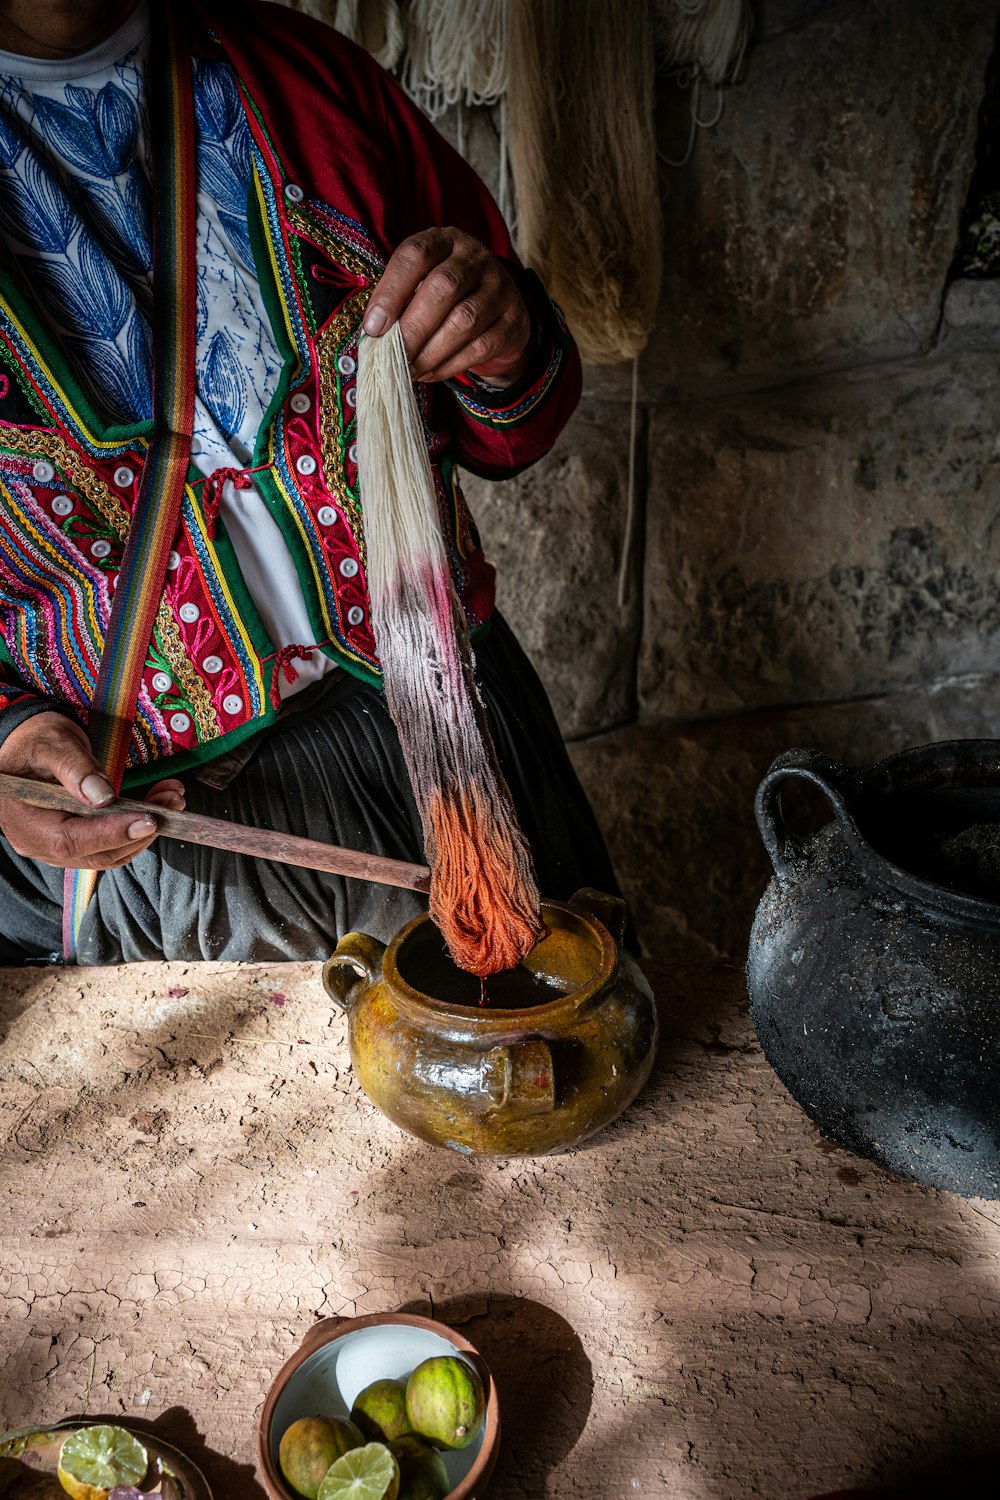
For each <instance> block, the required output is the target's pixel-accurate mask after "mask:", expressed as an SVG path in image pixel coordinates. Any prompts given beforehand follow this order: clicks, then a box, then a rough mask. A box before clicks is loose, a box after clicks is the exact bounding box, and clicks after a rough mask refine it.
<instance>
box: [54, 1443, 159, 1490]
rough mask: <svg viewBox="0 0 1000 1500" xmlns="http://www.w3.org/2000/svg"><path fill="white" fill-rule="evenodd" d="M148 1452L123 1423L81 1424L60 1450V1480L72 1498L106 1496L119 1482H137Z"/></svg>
mask: <svg viewBox="0 0 1000 1500" xmlns="http://www.w3.org/2000/svg"><path fill="white" fill-rule="evenodd" d="M148 1467H149V1455H148V1454H147V1452H146V1450H145V1448H144V1447H143V1446H142V1444H141V1443H140V1442H139V1439H138V1438H136V1437H133V1436H132V1434H131V1433H130V1432H126V1431H125V1429H124V1427H81V1428H80V1430H79V1431H78V1432H71V1433H70V1435H69V1437H68V1438H67V1439H66V1441H65V1442H64V1443H63V1445H62V1448H61V1450H60V1452H59V1469H58V1473H59V1483H60V1484H61V1485H62V1487H63V1489H64V1490H65V1491H66V1493H67V1494H68V1495H72V1496H73V1500H106V1497H107V1495H108V1494H109V1493H110V1492H111V1490H113V1489H114V1488H115V1486H116V1485H119V1484H126V1485H128V1484H131V1485H137V1484H138V1483H139V1481H140V1480H141V1479H142V1478H143V1476H144V1475H145V1473H146V1470H147V1468H148Z"/></svg>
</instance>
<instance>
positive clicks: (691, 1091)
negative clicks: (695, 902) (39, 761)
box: [0, 964, 1000, 1500]
mask: <svg viewBox="0 0 1000 1500" xmlns="http://www.w3.org/2000/svg"><path fill="white" fill-rule="evenodd" d="M650 967H651V973H652V977H653V980H654V985H655V987H656V989H657V991H658V993H659V996H660V999H661V1001H662V1005H663V1011H664V1019H665V1026H666V1038H665V1041H664V1045H663V1048H662V1052H661V1056H660V1059H659V1063H658V1066H657V1069H656V1072H655V1074H654V1076H653V1079H652V1081H651V1083H650V1084H649V1086H648V1087H647V1089H646V1091H645V1093H644V1094H643V1096H642V1097H641V1099H640V1100H639V1101H638V1102H637V1103H636V1104H635V1105H634V1106H633V1107H632V1109H631V1110H629V1111H628V1113H627V1114H626V1115H625V1117H624V1118H623V1119H622V1120H620V1121H619V1122H618V1123H617V1124H616V1125H615V1126H613V1127H611V1128H610V1129H608V1130H606V1131H605V1132H604V1133H603V1134H602V1135H600V1136H598V1137H597V1138H596V1139H595V1140H594V1142H593V1143H592V1144H590V1145H589V1146H587V1147H585V1148H581V1149H579V1150H577V1151H576V1152H574V1153H571V1154H567V1155H563V1156H559V1157H551V1158H546V1159H538V1160H528V1161H489V1160H481V1161H472V1160H467V1159H463V1158H461V1157H458V1156H452V1155H450V1154H448V1153H446V1152H442V1151H437V1150H434V1149H432V1148H430V1147H427V1146H424V1145H421V1144H420V1143H419V1142H417V1141H414V1140H411V1139H409V1138H407V1137H405V1136H403V1135H402V1134H400V1133H399V1132H398V1131H397V1130H396V1129H395V1127H393V1126H392V1125H390V1124H389V1123H388V1121H386V1120H384V1119H382V1117H381V1116H379V1115H378V1114H376V1112H375V1111H374V1110H373V1109H372V1107H371V1106H370V1105H369V1104H368V1103H367V1101H366V1100H365V1098H364V1097H363V1096H362V1095H361V1093H360V1092H359V1090H358V1088H357V1085H356V1084H355V1082H354V1079H353V1076H352V1073H351V1068H350V1062H349V1058H348V1054H347V1047H346V1040H345V1034H344V1023H343V1020H342V1018H341V1017H340V1015H339V1014H336V1013H334V1012H333V1011H332V1009H331V1007H330V1006H329V1004H328V1003H327V1001H326V999H325V997H324V994H323V991H322V989H321V986H320V982H319V975H318V972H317V970H316V968H314V967H312V966H309V965H284V966H277V967H273V968H248V967H240V966H237V965H204V966H200V967H185V966H181V965H168V964H164V965H145V966H141V967H137V968H133V969H129V970H127V971H126V970H107V971H99V970H66V971H59V970H39V969H33V970H23V971H16V972H14V971H0V1022H2V1027H0V1031H2V1033H3V1041H2V1043H0V1124H2V1131H0V1136H2V1140H3V1158H2V1172H0V1195H2V1196H0V1243H2V1254H0V1293H2V1296H3V1299H4V1300H3V1306H2V1331H0V1425H3V1426H6V1427H15V1426H20V1425H23V1424H25V1423H27V1422H31V1421H37V1422H45V1421H56V1420H58V1419H61V1418H62V1417H64V1416H68V1415H70V1414H74V1413H88V1414H91V1415H99V1414H103V1415H110V1416H113V1417H114V1416H120V1417H122V1418H126V1419H128V1421H129V1422H133V1423H141V1422H143V1421H145V1422H149V1423H153V1424H155V1426H156V1428H157V1429H158V1430H159V1431H160V1432H161V1433H162V1434H163V1435H164V1436H166V1437H168V1438H170V1439H172V1440H173V1441H174V1442H175V1443H178V1444H179V1445H180V1446H182V1447H184V1448H185V1449H186V1450H187V1451H188V1452H189V1453H190V1454H191V1456H192V1457H194V1458H195V1459H196V1460H197V1461H199V1462H200V1463H201V1464H202V1466H203V1468H204V1469H205V1471H206V1473H207V1474H208V1475H209V1478H210V1480H211V1482H212V1485H213V1488H214V1491H215V1495H216V1500H229V1497H234V1500H235V1497H241V1500H242V1497H256V1500H260V1497H261V1496H262V1495H263V1491H262V1489H261V1488H260V1487H259V1486H258V1483H257V1480H256V1479H255V1477H254V1469H253V1430H254V1422H255V1417H256V1414H257V1412H258V1411H259V1408H260V1406H261V1403H262V1401H263V1398H264V1394H265V1392H266V1390H267V1388H268V1385H269V1383H270V1381H271V1379H272V1377H273V1376H274V1374H275V1372H276V1371H277V1369H278V1367H279V1366H280V1365H281V1364H282V1362H283V1361H284V1360H285V1359H286V1358H287V1356H288V1355H289V1354H290V1353H291V1352H292V1350H293V1349H294V1348H295V1347H296V1346H297V1344H298V1341H299V1340H300V1339H301V1337H302V1335H303V1333H304V1332H305V1330H306V1329H307V1328H308V1327H309V1326H310V1324H311V1323H312V1322H313V1321H314V1320H315V1319H317V1318H319V1317H326V1316H331V1315H344V1316H352V1315H355V1314H360V1313H364V1312H373V1311H383V1310H388V1309H398V1308H406V1309H410V1310H417V1311H424V1312H431V1313H433V1315H434V1316H436V1317H440V1318H444V1319H445V1320H446V1321H448V1322H450V1323H453V1324H456V1325H458V1326H461V1327H462V1329H463V1331H464V1332H466V1334H467V1336H468V1337H470V1338H471V1339H472V1340H473V1342H474V1343H476V1344H477V1345H478V1346H479V1347H480V1349H481V1350H482V1352H483V1354H484V1355H485V1357H486V1359H487V1360H488V1362H489V1363H490V1365H491V1367H492V1369H493V1371H494V1374H495V1377H496V1380H497V1384H498V1389H499V1395H500V1403H501V1410H502V1416H503V1424H504V1444H503V1450H502V1454H501V1458H500V1464H499V1467H498V1470H497V1475H496V1479H495V1482H494V1485H493V1487H492V1489H491V1492H490V1493H491V1496H492V1495H495V1496H496V1497H497V1500H500V1497H507V1500H515V1497H529V1496H530V1497H535V1496H555V1497H567V1500H568V1497H574V1500H583V1497H586V1500H591V1497H592V1500H598V1497H602V1500H604V1497H607V1500H619V1497H626V1496H627V1497H629V1500H631V1497H633V1496H636V1495H639V1496H656V1495H669V1496H671V1497H672V1500H739V1497H743V1496H749V1495H759V1496H765V1497H767V1500H786V1497H787V1500H805V1497H807V1496H810V1495H812V1494H814V1493H819V1492H821V1491H824V1490H834V1489H837V1488H841V1487H847V1486H850V1485H857V1484H861V1483H863V1482H865V1481H871V1480H872V1479H894V1480H896V1481H902V1482H903V1484H904V1488H906V1492H907V1493H911V1492H916V1490H917V1489H919V1485H918V1484H917V1482H916V1478H915V1476H917V1475H919V1474H921V1473H925V1472H926V1471H927V1470H928V1467H930V1468H932V1469H933V1468H934V1467H935V1465H937V1464H939V1463H941V1462H945V1463H947V1462H948V1459H949V1455H953V1454H960V1455H963V1457H964V1458H965V1459H968V1458H969V1457H970V1456H972V1457H975V1456H976V1455H977V1454H982V1453H984V1452H985V1451H986V1450H988V1449H989V1448H990V1447H991V1446H992V1447H993V1448H994V1449H996V1448H997V1446H998V1422H997V1419H998V1405H1000V1399H998V1393H1000V1344H998V1340H997V1337H996V1331H997V1319H998V1316H1000V1260H998V1251H1000V1205H997V1204H987V1203H981V1202H963V1201H962V1200H960V1199H957V1198H953V1197H950V1196H948V1195H944V1194H938V1193H934V1192H929V1191H926V1190H924V1189H921V1188H918V1187H915V1186H913V1185H910V1184H906V1183H901V1182H899V1181H897V1180H895V1179H893V1178H891V1177H889V1176H888V1175H887V1174H886V1173H884V1172H881V1171H879V1170H877V1169H876V1168H874V1167H872V1166H870V1165H869V1164H868V1163H866V1162H864V1161H861V1160H859V1159H858V1158H856V1157H853V1156H851V1155H849V1154H848V1153H847V1152H845V1151H842V1150H840V1149H838V1148H836V1147H833V1146H831V1145H830V1144H829V1143H827V1142H824V1141H823V1140H821V1139H820V1137H819V1135H818V1134H817V1132H816V1131H815V1129H814V1128H813V1127H812V1126H811V1125H810V1124H809V1122H808V1121H807V1120H806V1119H805V1117H804V1116H803V1114H802V1113H801V1111H800V1110H799V1109H798V1107H797V1106H796V1105H795V1104H794V1103H793V1101H792V1100H791V1099H790V1098H789V1097H788V1095H787V1094H786V1093H785V1092H784V1090H783V1089H782V1087H781V1086H780V1084H778V1082H777V1081H776V1079H775V1078H774V1076H773V1074H772V1073H771V1071H770V1069H769V1067H768V1066H767V1064H766V1063H765V1061H764V1059H763V1057H762V1056H761V1054H760V1051H759V1049H758V1048H757V1046H756V1043H755V1041H754V1039H753V1034H752V1030H751V1028H750V1025H749V1021H748V1018H747V1015H746V1011H745V1002H744V998H743V988H742V980H741V976H740V974H739V973H738V972H737V971H736V970H733V969H728V968H723V967H709V966H703V967H700V968H697V967H687V968H684V969H667V968H660V969H656V968H654V967H653V966H650ZM994 1472H995V1471H994ZM911 1484H912V1489H911ZM965 1492H966V1491H965V1490H964V1489H962V1488H961V1487H957V1488H956V1487H955V1485H954V1483H953V1482H949V1483H947V1484H946V1485H944V1487H942V1488H941V1489H940V1490H936V1491H935V1493H939V1494H940V1495H945V1494H947V1495H953V1494H954V1495H957V1494H959V1493H965ZM970 1493H971V1492H970ZM982 1493H983V1494H986V1493H987V1490H986V1489H983V1491H982Z"/></svg>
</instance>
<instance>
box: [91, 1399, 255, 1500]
mask: <svg viewBox="0 0 1000 1500" xmlns="http://www.w3.org/2000/svg"><path fill="white" fill-rule="evenodd" d="M73 1420H77V1419H76V1418H74V1419H73ZM78 1420H79V1421H80V1422H87V1423H88V1424H91V1425H92V1424H95V1423H100V1422H107V1423H109V1424H110V1425H111V1426H121V1425H122V1424H123V1423H124V1425H125V1426H127V1427H128V1429H129V1431H130V1432H135V1433H137V1434H138V1435H139V1436H140V1437H141V1436H142V1434H143V1433H147V1434H148V1435H149V1436H150V1437H151V1438H162V1439H163V1440H164V1442H167V1443H171V1444H172V1445H173V1446H174V1447H175V1448H177V1449H178V1450H179V1452H180V1453H182V1454H183V1455H184V1457H185V1458H189V1459H190V1460H191V1462H192V1463H193V1464H195V1465H196V1466H197V1467H198V1468H199V1469H200V1470H201V1472H202V1474H204V1476H205V1478H206V1480H207V1481H208V1485H209V1488H210V1489H211V1491H212V1495H213V1497H214V1500H236V1497H237V1496H238V1497H239V1500H267V1495H266V1493H265V1491H264V1490H263V1488H262V1487H261V1486H260V1485H259V1484H258V1482H257V1479H256V1477H255V1471H254V1466H253V1464H252V1463H248V1464H240V1463H237V1462H236V1461H235V1460H234V1459H232V1458H224V1457H223V1455H222V1454H221V1453H216V1452H215V1450H214V1449H213V1448H209V1447H208V1445H207V1444H206V1442H205V1439H204V1438H203V1437H202V1435H201V1433H200V1432H199V1430H198V1424H197V1422H196V1421H195V1419H194V1417H193V1416H192V1415H191V1413H190V1412H189V1411H188V1409H187V1407H185V1406H170V1407H168V1408H167V1410H166V1411H163V1412H161V1413H160V1415H159V1416H158V1417H155V1418H153V1420H151V1421H143V1420H142V1419H141V1418H136V1417H133V1416H132V1415H131V1414H129V1415H128V1416H127V1417H124V1418H123V1417H122V1414H121V1412H109V1413H95V1412H88V1413H87V1414H86V1416H83V1417H80V1418H79V1419H78ZM248 1446H249V1442H248Z"/></svg>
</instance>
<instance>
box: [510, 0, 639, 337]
mask: <svg viewBox="0 0 1000 1500" xmlns="http://www.w3.org/2000/svg"><path fill="white" fill-rule="evenodd" d="M510 6H511V37H510V59H511V61H510V83H509V86H508V115H507V131H508V139H509V145H510V161H511V172H512V176H513V179H514V189H515V194H516V200H517V239H518V248H519V249H520V251H521V254H522V257H523V259H524V260H525V261H526V262H527V264H528V265H530V266H532V267H533V268H534V269H535V270H536V271H537V272H538V274H539V276H540V277H541V279H542V281H543V283H544V284H545V286H546V288H547V289H548V291H549V292H550V293H551V295H552V296H553V297H554V298H555V300H556V301H557V302H558V303H559V305H560V306H561V307H562V309H563V311H564V313H565V314H566V321H567V322H568V324H569V326H570V329H571V330H572V332H573V335H574V337H575V338H576V341H577V344H578V345H579V347H580V353H581V354H582V355H583V357H584V359H587V360H591V361H593V362H594V363H595V364H616V363H618V362H620V361H622V360H630V359H633V358H634V357H635V356H636V355H637V354H638V353H639V352H640V351H641V350H642V349H643V348H644V347H645V344H646V340H647V339H648V337H649V332H650V329H651V328H652V325H653V319H654V317H655V313H656V305H657V298H658V294H659V287H660V270H661V259H662V230H661V223H660V198H659V189H658V183H657V174H656V140H655V135H654V129H653V90H654V65H653V21H652V11H651V8H650V5H649V4H647V3H643V4H639V3H637V0H573V5H572V6H569V5H567V4H566V3H565V0H510Z"/></svg>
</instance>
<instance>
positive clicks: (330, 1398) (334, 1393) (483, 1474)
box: [257, 1313, 500, 1500]
mask: <svg viewBox="0 0 1000 1500" xmlns="http://www.w3.org/2000/svg"><path fill="white" fill-rule="evenodd" d="M441 1354H457V1355H459V1356H460V1357H461V1358H462V1359H465V1360H467V1361H468V1362H469V1364H470V1365H473V1366H474V1367H475V1369H476V1370H477V1372H478V1374H479V1378H480V1380H481V1381H482V1382H483V1390H484V1391H485V1392H486V1420H485V1421H484V1423H483V1426H482V1430H481V1431H480V1433H479V1436H478V1437H477V1438H476V1440H475V1442H473V1443H470V1445H469V1446H468V1448H463V1449H461V1450H460V1451H459V1452H457V1453H442V1455H441V1457H442V1458H443V1459H444V1465H445V1468H446V1469H447V1471H448V1477H449V1479H450V1480H451V1483H452V1488H451V1489H450V1490H449V1491H448V1500H480V1497H481V1496H483V1495H485V1494H486V1486H487V1484H488V1483H489V1479H490V1475H491V1474H492V1473H493V1468H494V1465H495V1464H496V1461H497V1452H498V1450H499V1447H500V1409H499V1407H498V1405H497V1393H496V1388H495V1386H494V1384H493V1381H492V1379H491V1377H490V1372H489V1370H488V1369H487V1367H486V1363H485V1361H484V1360H483V1359H482V1357H481V1355H480V1354H479V1353H478V1351H477V1350H476V1349H475V1348H473V1346H472V1344H470V1343H469V1342H468V1340H467V1339H464V1338H462V1336H461V1334H458V1333H456V1332H455V1331H454V1329H452V1328H449V1327H448V1326H447V1325H446V1324H444V1323H436V1322H434V1320H433V1319H432V1318H420V1317H417V1316H415V1315H413V1314H410V1313H374V1314H372V1315H371V1316H370V1317H367V1318H353V1319H351V1320H349V1321H348V1320H345V1319H342V1318H331V1319H326V1320H324V1321H323V1322H322V1323H317V1324H316V1325H315V1326H314V1327H313V1328H311V1329H310V1330H309V1332H308V1333H307V1334H306V1336H305V1338H304V1339H303V1340H302V1344H301V1345H300V1347H299V1349H298V1350H297V1351H296V1353H295V1354H293V1355H292V1357H291V1359H289V1360H288V1361H287V1362H286V1363H285V1364H284V1365H283V1366H282V1367H281V1369H280V1370H279V1371H278V1374H277V1377H276V1379H275V1381H274V1384H273V1385H272V1386H271V1389H270V1391H269V1392H268V1395H267V1400H266V1401H265V1402H264V1409H263V1411H262V1412H261V1414H260V1421H259V1422H258V1425H257V1462H258V1466H259V1469H260V1473H261V1476H262V1478H263V1480H264V1487H265V1488H266V1490H267V1493H268V1495H269V1496H270V1497H271V1500H298V1497H296V1495H295V1492H294V1490H291V1489H289V1487H288V1485H287V1484H286V1483H285V1481H284V1480H283V1479H282V1477H281V1470H280V1469H279V1468H278V1444H279V1443H280V1442H281V1438H282V1435H283V1434H284V1432H285V1431H286V1429H287V1428H289V1427H290V1426H291V1424H292V1423H293V1422H295V1421H297V1420H298V1418H299V1417H312V1416H317V1415H320V1414H322V1415H324V1416H327V1415H328V1416H332V1417H346V1416H349V1415H350V1411H351V1407H352V1406H353V1404H354V1401H355V1398H356V1397H357V1396H358V1395H359V1393H360V1392H361V1391H363V1390H364V1388H365V1386H366V1385H370V1384H371V1383H372V1381H373V1380H384V1379H389V1380H400V1379H404V1378H405V1377H406V1376H407V1375H409V1373H410V1371H411V1370H414V1369H415V1368H416V1367H417V1365H419V1364H420V1362H421V1360H425V1359H432V1358H433V1357H434V1356H435V1355H441Z"/></svg>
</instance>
